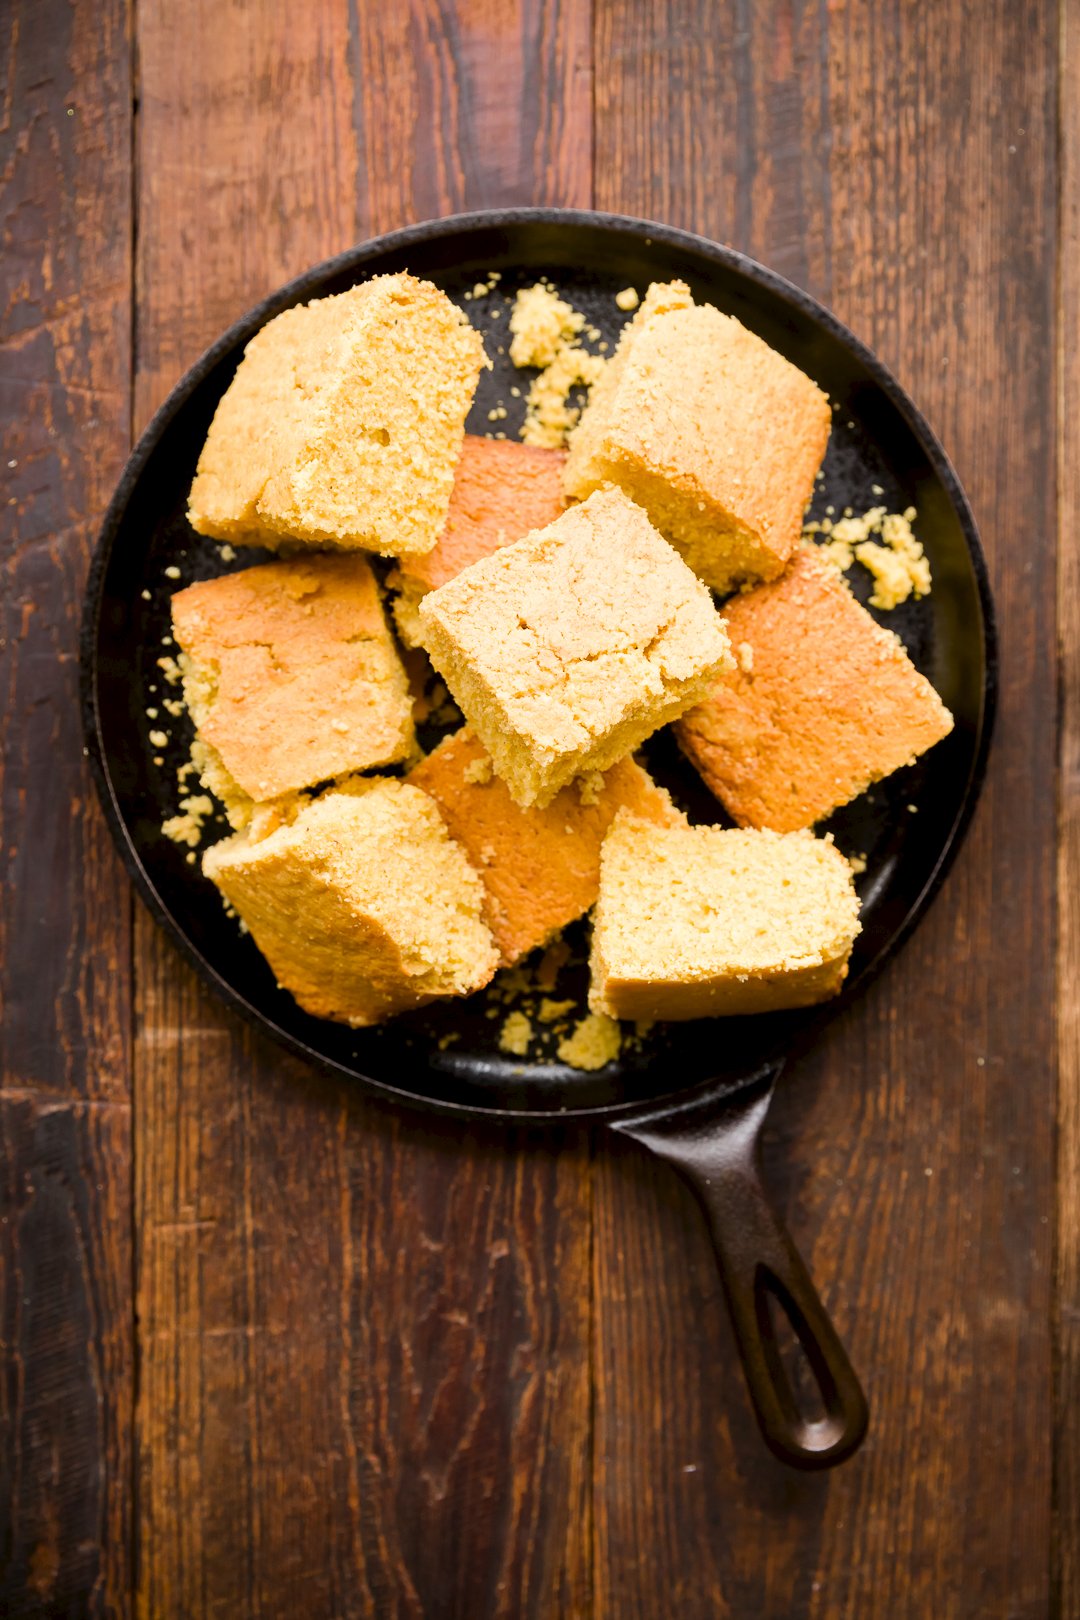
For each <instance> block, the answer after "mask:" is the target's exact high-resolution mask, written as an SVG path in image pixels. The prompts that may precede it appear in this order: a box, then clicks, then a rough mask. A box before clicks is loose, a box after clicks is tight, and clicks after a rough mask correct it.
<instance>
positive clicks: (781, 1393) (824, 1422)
mask: <svg viewBox="0 0 1080 1620" xmlns="http://www.w3.org/2000/svg"><path fill="white" fill-rule="evenodd" d="M779 1073H780V1066H779V1065H775V1064H774V1065H770V1066H769V1067H767V1068H765V1069H763V1070H762V1071H760V1073H759V1074H757V1075H755V1076H754V1077H753V1078H752V1079H751V1080H750V1082H749V1083H748V1084H747V1085H746V1086H743V1087H740V1088H739V1089H738V1090H737V1091H736V1092H735V1093H734V1094H731V1093H730V1092H728V1093H725V1094H718V1093H717V1092H716V1091H705V1092H703V1093H701V1094H699V1096H698V1097H696V1098H695V1099H694V1100H693V1101H692V1102H690V1103H688V1104H685V1105H683V1106H682V1107H679V1108H674V1109H670V1110H666V1111H660V1112H656V1113H651V1114H649V1115H648V1116H638V1117H636V1118H634V1119H632V1120H625V1121H619V1123H618V1124H617V1125H615V1126H614V1127H613V1128H614V1129H615V1130H617V1131H619V1132H620V1134H622V1135H626V1136H632V1137H633V1138H634V1139H635V1140H636V1141H638V1142H640V1143H641V1144H642V1145H643V1146H644V1147H647V1148H648V1149H649V1150H650V1151H651V1152H653V1153H655V1154H656V1155H657V1156H658V1157H659V1158H662V1159H666V1160H667V1162H668V1163H669V1164H671V1165H673V1166H674V1168H675V1169H677V1170H678V1171H679V1172H680V1173H681V1174H682V1176H683V1177H684V1178H685V1179H686V1181H687V1182H689V1184H690V1186H691V1187H692V1189H693V1191H694V1192H695V1194H696V1195H697V1198H698V1200H699V1202H700V1203H701V1205H702V1208H703V1210H704V1212H705V1216H706V1219H707V1221H708V1223H709V1229H710V1232H711V1234H712V1239H713V1246H714V1248H715V1250H716V1256H717V1259H718V1261H719V1263H720V1275H721V1279H722V1281H723V1284H724V1292H725V1294H726V1296H727V1302H728V1308H729V1310H730V1312H731V1320H732V1325H733V1327H734V1329H735V1340H736V1343H737V1345H738V1348H739V1355H740V1358H741V1360H742V1364H743V1371H744V1372H745V1375H746V1382H747V1386H748V1388H749V1392H750V1398H751V1401H752V1402H753V1406H754V1413H755V1416H756V1417H757V1421H758V1425H759V1427H760V1429H761V1432H762V1435H763V1437H764V1439H765V1443H766V1444H767V1445H768V1447H769V1449H770V1451H771V1452H772V1453H773V1455H774V1456H776V1457H779V1459H780V1461H781V1462H784V1463H787V1464H789V1465H790V1466H791V1467H793V1468H800V1469H804V1470H813V1469H820V1468H831V1467H833V1466H835V1465H836V1464H837V1463H841V1462H844V1461H846V1459H847V1458H848V1457H850V1456H852V1454H853V1453H854V1452H855V1451H856V1450H857V1449H858V1447H859V1446H860V1445H861V1443H862V1441H863V1439H864V1437H865V1435H866V1430H867V1425H868V1422H869V1411H868V1408H867V1404H866V1397H865V1395H864V1394H863V1391H862V1387H861V1385H860V1383H859V1380H858V1377H857V1376H856V1374H855V1370H854V1368H853V1367H852V1365H851V1362H850V1361H849V1359H848V1355H847V1352H846V1350H845V1349H844V1346H843V1345H842V1343H841V1342H840V1338H839V1336H838V1334H837V1332H836V1329H835V1328H834V1327H833V1325H832V1322H831V1321H830V1320H829V1317H828V1314H827V1313H826V1310H825V1307H824V1306H823V1305H822V1303H821V1300H820V1298H819V1297H818V1293H817V1290H816V1289H815V1287H814V1284H813V1282H812V1280H811V1278H810V1274H809V1272H808V1271H807V1269H806V1266H805V1265H804V1264H803V1261H802V1258H801V1256H800V1255H799V1253H798V1250H797V1249H796V1248H795V1245H794V1244H793V1243H792V1241H791V1238H790V1237H789V1236H788V1234H787V1231H786V1230H785V1228H784V1226H783V1223H782V1222H781V1221H780V1220H779V1218H778V1217H777V1215H776V1213H775V1211H774V1210H773V1208H772V1205H771V1204H770V1202H769V1199H768V1197H767V1195H766V1192H765V1188H764V1186H763V1184H762V1181H761V1173H760V1139H761V1126H762V1123H763V1122H764V1119H765V1114H766V1112H767V1110H768V1106H769V1102H770V1101H771V1098H772V1092H773V1086H774V1085H775V1083H776V1078H777V1075H778V1074H779ZM792 1363H794V1365H793V1366H792V1370H791V1371H790V1372H789V1365H792Z"/></svg>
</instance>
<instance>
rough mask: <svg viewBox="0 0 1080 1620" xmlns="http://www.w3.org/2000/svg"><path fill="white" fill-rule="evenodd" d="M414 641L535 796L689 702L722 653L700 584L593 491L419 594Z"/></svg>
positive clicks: (623, 502) (720, 633)
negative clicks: (532, 530) (579, 502)
mask: <svg viewBox="0 0 1080 1620" xmlns="http://www.w3.org/2000/svg"><path fill="white" fill-rule="evenodd" d="M418 617H419V621H420V626H421V635H422V637H423V642H424V646H425V647H426V648H427V650H428V652H429V653H430V654H431V658H432V661H433V662H434V664H435V667H436V668H437V669H438V670H439V672H440V674H441V675H442V676H443V679H444V680H445V681H446V684H447V685H448V686H449V688H450V690H451V692H452V693H453V695H454V698H455V700H456V701H457V703H458V705H459V707H460V708H461V710H462V712H463V713H464V715H465V717H466V719H467V720H468V721H469V723H470V725H471V726H472V728H473V730H474V731H475V732H476V734H477V736H478V737H479V738H480V741H481V742H482V743H483V745H484V747H485V748H486V749H487V751H488V753H489V755H490V756H491V761H492V764H493V765H494V767H495V770H496V772H497V774H498V775H499V776H501V777H502V779H503V781H504V782H505V783H506V785H507V787H508V788H509V790H510V793H511V796H512V797H513V798H514V800H515V801H516V802H517V803H518V804H520V805H523V806H528V805H532V804H537V805H541V806H543V805H546V804H550V803H551V800H552V799H553V798H554V797H555V794H556V793H557V792H558V791H559V789H560V788H562V787H565V786H566V784H567V783H568V782H571V781H572V780H573V779H574V777H576V776H580V775H581V774H582V773H583V772H585V771H603V770H606V769H607V767H608V766H609V765H614V764H615V762H616V760H619V759H622V758H623V757H624V755H626V754H629V753H631V752H632V751H633V749H635V748H636V747H637V745H638V744H639V743H640V742H642V741H643V740H644V739H645V738H646V737H647V736H649V734H650V733H651V732H653V731H655V730H657V728H658V727H659V726H662V725H664V724H666V722H667V721H669V720H673V719H674V718H675V716H676V715H679V714H681V713H682V712H683V711H684V710H685V709H687V708H689V707H690V706H691V704H693V703H696V702H697V701H698V700H699V699H700V698H702V697H704V695H705V693H706V692H707V691H708V690H709V688H710V686H711V685H712V680H713V677H714V675H716V674H717V673H718V672H719V671H720V670H721V669H723V668H724V667H725V666H726V665H727V664H728V663H729V661H730V658H731V654H730V651H729V649H728V641H727V636H726V634H725V633H724V628H723V626H722V624H721V622H720V618H719V615H718V614H717V612H716V609H715V608H714V607H713V603H712V599H711V597H710V596H709V593H708V591H707V590H706V589H705V587H704V586H703V585H702V584H701V582H700V580H697V579H695V578H694V575H693V574H692V573H691V572H690V570H689V569H688V568H687V567H686V565H685V563H683V562H682V560H681V558H680V557H679V555H678V553H677V552H675V551H673V550H672V549H671V547H670V546H669V545H667V543H666V542H665V541H664V540H662V539H661V538H660V536H659V535H658V534H657V532H656V530H655V529H654V528H653V527H652V524H651V523H650V522H649V520H648V518H647V517H646V516H645V514H644V512H642V511H641V509H640V508H639V507H636V506H635V505H634V504H633V502H632V501H629V500H627V498H626V496H625V495H622V494H621V493H620V492H619V491H618V490H610V489H609V490H601V491H599V492H597V493H596V494H595V495H592V496H590V497H589V499H588V500H587V501H585V502H584V503H583V504H582V505H580V506H575V507H571V508H570V510H569V511H567V512H565V513H564V514H563V516H562V517H560V518H557V519H556V521H555V522H554V523H552V524H550V525H549V526H548V527H547V528H546V529H540V530H539V531H537V532H536V533H534V534H530V535H526V536H525V538H524V539H523V540H519V541H517V542H516V544H514V545H512V546H505V547H504V548H503V549H502V550H501V551H497V552H495V553H494V555H493V556H490V557H485V558H483V559H482V560H481V561H480V562H476V563H473V564H472V566H471V567H470V568H466V569H465V570H464V572H463V573H460V574H458V576H457V578H456V579H452V580H450V582H449V583H448V584H446V585H443V586H440V588H439V589H438V590H437V591H432V592H431V593H430V594H429V595H428V596H425V597H424V599H423V601H422V602H421V603H420V607H419V611H418Z"/></svg>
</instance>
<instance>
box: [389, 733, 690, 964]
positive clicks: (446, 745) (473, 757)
mask: <svg viewBox="0 0 1080 1620" xmlns="http://www.w3.org/2000/svg"><path fill="white" fill-rule="evenodd" d="M409 781H410V782H411V783H412V784H413V786H414V787H419V788H423V790H424V792H425V793H429V794H430V795H431V797H432V798H433V799H434V800H435V802H436V804H437V805H438V806H439V809H440V810H441V811H442V815H443V819H444V820H445V822H446V825H447V827H448V828H449V829H450V833H451V835H452V836H453V837H454V838H456V839H457V841H458V843H459V844H460V845H461V846H462V848H463V849H464V850H465V853H466V854H467V855H468V857H469V859H470V861H471V862H472V864H473V866H474V867H475V868H476V870H477V871H478V872H479V873H480V876H481V878H482V879H483V882H484V886H485V888H486V889H487V892H488V904H487V909H486V917H487V921H488V926H489V927H490V929H491V932H492V933H493V935H494V936H495V941H496V944H497V945H498V946H499V949H500V951H501V952H502V960H503V963H504V964H507V963H510V962H516V961H517V960H518V959H519V957H522V956H524V955H526V953H527V952H529V951H531V950H533V949H534V948H535V947H536V946H537V945H542V944H543V943H544V942H545V941H546V940H548V939H550V938H551V936H552V935H553V934H555V933H557V932H558V930H559V929H560V928H564V927H565V926H566V925H567V923H570V922H573V921H574V919H575V918H576V917H580V916H582V915H583V914H584V913H585V912H586V911H588V909H589V907H590V906H591V905H592V904H593V902H594V901H595V899H596V892H597V885H598V883H599V877H600V845H601V844H602V842H603V839H604V834H605V833H606V831H607V829H608V827H609V826H610V825H611V821H612V818H613V817H614V816H615V814H616V813H617V812H618V811H619V810H620V809H628V810H632V811H634V812H635V814H637V815H639V816H642V817H644V818H645V819H647V820H649V821H656V822H660V823H662V824H672V825H678V824H680V823H682V821H683V819H684V818H683V816H682V815H681V813H680V812H679V811H678V810H676V808H675V806H674V805H673V804H672V802H671V800H670V798H669V797H668V795H667V793H665V792H664V790H663V789H662V788H659V787H657V786H656V784H655V782H653V780H652V778H651V777H650V776H649V775H648V774H647V772H645V771H643V770H642V769H641V767H640V765H638V764H636V763H635V761H634V760H633V759H623V760H620V761H619V763H618V764H617V765H613V766H612V767H611V769H610V770H609V771H607V772H606V773H605V774H604V775H603V776H600V775H597V777H596V778H595V779H591V778H582V779H581V780H580V781H578V782H574V783H571V785H570V786H569V787H565V788H563V789H562V791H561V792H560V793H558V794H556V796H555V798H554V799H553V800H552V802H551V803H550V804H549V805H547V806H546V807H545V808H544V809H542V810H540V809H537V808H535V807H533V808H530V809H528V810H523V809H522V808H521V807H520V806H519V805H517V804H515V803H514V801H513V799H512V798H511V797H510V794H509V792H508V790H507V788H506V786H505V784H504V783H503V782H502V781H500V779H499V778H498V777H497V776H496V775H494V773H493V771H492V768H491V761H490V759H489V758H488V755H487V753H486V751H485V749H484V747H483V745H482V744H481V743H480V742H479V740H478V739H477V738H476V737H475V736H474V734H473V733H472V732H471V731H470V730H469V729H468V727H463V728H462V730H460V731H457V732H455V733H454V735H453V736H451V737H447V738H446V739H445V740H444V741H443V742H441V743H440V744H439V746H438V748H436V749H435V751H434V753H431V754H429V755H428V757H427V758H426V759H424V760H422V761H421V763H420V764H419V765H417V766H416V767H415V768H414V769H413V770H412V771H411V772H410V774H409Z"/></svg>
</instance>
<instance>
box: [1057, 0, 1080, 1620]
mask: <svg viewBox="0 0 1080 1620" xmlns="http://www.w3.org/2000/svg"><path fill="white" fill-rule="evenodd" d="M1078 89H1080V17H1078V16H1077V12H1076V8H1075V6H1070V5H1069V4H1068V3H1067V0H1062V4H1061V65H1060V84H1059V97H1058V100H1059V109H1060V112H1059V116H1060V130H1061V178H1060V184H1059V187H1058V198H1059V207H1060V210H1061V216H1060V219H1059V222H1058V231H1059V235H1058V277H1059V279H1058V310H1057V314H1058V370H1057V383H1058V400H1059V410H1060V416H1059V419H1058V424H1057V429H1058V447H1059V455H1058V479H1059V483H1058V648H1059V654H1060V658H1061V684H1060V691H1061V716H1060V725H1061V771H1060V783H1061V791H1060V797H1059V826H1058V996H1057V1033H1058V1065H1059V1077H1058V1113H1057V1120H1058V1157H1057V1244H1056V1250H1057V1266H1056V1277H1055V1281H1056V1284H1057V1289H1056V1317H1055V1330H1056V1350H1057V1355H1056V1358H1055V1359H1056V1371H1057V1378H1056V1387H1055V1390H1054V1486H1055V1489H1054V1613H1055V1614H1056V1615H1059V1616H1061V1617H1062V1620H1065V1617H1066V1616H1068V1615H1071V1614H1076V1613H1077V1611H1078V1610H1080V996H1078V994H1077V986H1078V985H1080V555H1078V548H1077V543H1076V537H1077V533H1078V531H1080V466H1078V465H1077V455H1076V446H1077V436H1078V434H1080V376H1078V367H1080V272H1078V270H1077V256H1078V254H1080V99H1078V96H1077V91H1078Z"/></svg>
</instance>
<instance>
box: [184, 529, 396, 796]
mask: <svg viewBox="0 0 1080 1620" xmlns="http://www.w3.org/2000/svg"><path fill="white" fill-rule="evenodd" d="M172 622H173V634H174V636H175V638H176V641H177V643H178V645H179V647H180V648H181V654H180V660H179V662H180V668H181V671H182V672H183V677H184V696H185V698H186V700H187V705H188V709H189V710H190V712H191V718H192V720H193V721H194V723H195V726H196V729H197V732H198V743H199V745H200V746H199V748H197V749H196V754H197V756H198V757H199V760H200V763H201V764H202V766H203V780H204V783H205V785H206V786H207V787H209V788H210V789H211V791H212V792H214V793H216V794H217V795H218V796H219V798H221V799H222V801H223V803H224V804H225V808H226V811H227V812H228V815H229V820H230V821H231V822H232V824H233V826H243V825H245V824H246V823H247V821H248V820H249V819H250V815H251V811H252V808H253V806H254V805H255V804H259V803H264V802H266V801H268V800H275V799H279V798H281V797H282V796H283V795H285V794H291V793H296V792H297V791H298V790H299V789H301V788H307V787H312V786H314V785H315V784H316V783H318V782H324V781H329V780H332V779H334V778H336V777H339V776H343V775H345V774H346V773H348V772H352V771H363V770H371V769H372V768H373V767H375V766H378V765H389V764H391V763H393V762H395V761H398V760H404V759H407V758H408V757H409V755H410V754H411V753H412V751H413V747H414V738H413V725H412V707H411V704H410V701H409V694H408V687H407V683H406V680H405V672H404V670H403V669H402V667H401V662H400V660H399V658H398V656H397V652H396V650H395V648H394V643H393V638H392V637H391V635H390V631H389V628H388V627H387V623H386V619H385V617H384V614H383V609H382V603H381V602H380V600H379V588H378V585H377V584H376V582H375V577H374V575H373V574H372V571H371V566H370V564H369V563H368V561H367V559H366V558H365V557H360V556H351V557H350V556H314V555H307V556H300V557H293V558H290V559H288V560H287V561H286V560H282V561H280V562H272V563H263V564H261V565H260V566H258V567H256V568H245V569H243V570H241V571H240V572H239V573H235V574H224V575H221V576H219V577H218V578H217V579H207V580H202V581H201V582H200V583H199V584H197V585H189V586H188V587H187V589H186V590H183V591H179V592H178V593H177V594H176V595H175V596H174V597H173V599H172Z"/></svg>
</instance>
